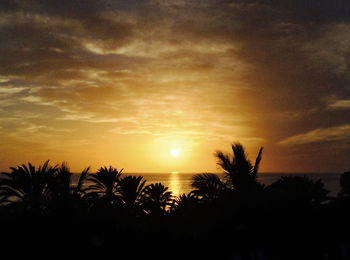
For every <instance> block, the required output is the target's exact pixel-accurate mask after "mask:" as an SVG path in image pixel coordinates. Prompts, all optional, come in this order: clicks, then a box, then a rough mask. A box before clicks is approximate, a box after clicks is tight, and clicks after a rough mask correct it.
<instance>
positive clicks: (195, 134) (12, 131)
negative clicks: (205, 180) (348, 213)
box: [0, 0, 350, 172]
mask: <svg viewBox="0 0 350 260" xmlns="http://www.w3.org/2000/svg"><path fill="white" fill-rule="evenodd" d="M349 62H350V2H349V1H345V0H344V1H340V0H314V1H311V0H310V1H299V0H286V1H278V0H265V1H264V0H262V1H239V0H237V1H228V0H227V1H225V0H221V1H219V0H217V1H214V0H213V1H211V0H202V1H200V0H197V1H191V0H187V1H185V0H182V1H180V0H179V1H176V0H174V1H169V0H168V1H167V0H165V1H156V0H153V1H152V0H150V1H136V0H133V1H130V0H128V1H124V0H120V1H115V0H113V1H112V0H102V1H95V0H81V1H79V0H57V1H50V0H47V1H44V0H25V1H24V0H23V1H19V0H18V1H16V0H13V1H0V140H1V142H0V170H1V171H5V170H8V167H10V166H15V165H17V164H21V163H26V162H28V161H30V162H32V163H34V164H40V163H43V162H44V161H45V160H46V159H50V160H51V162H52V163H53V164H55V163H59V162H62V161H67V162H68V163H69V165H70V167H71V169H72V170H73V171H81V170H82V169H83V168H85V167H87V166H91V167H92V169H93V170H96V169H97V168H98V167H100V166H104V165H110V164H111V165H113V166H114V167H117V168H118V169H119V168H124V169H125V171H126V172H172V171H178V172H203V171H205V172H218V171H220V170H219V169H218V167H217V165H216V159H215V157H214V152H215V151H216V150H218V149H220V150H224V151H227V152H229V151H230V144H231V143H232V142H236V141H239V142H241V143H242V144H243V145H244V146H245V147H246V148H247V152H248V155H249V157H250V158H251V159H252V160H254V158H255V157H256V155H257V152H258V151H259V148H260V147H261V146H263V147H264V153H263V158H262V162H261V169H260V170H261V171H262V172H344V171H347V170H350V84H349V83H350V70H349V66H350V63H349Z"/></svg>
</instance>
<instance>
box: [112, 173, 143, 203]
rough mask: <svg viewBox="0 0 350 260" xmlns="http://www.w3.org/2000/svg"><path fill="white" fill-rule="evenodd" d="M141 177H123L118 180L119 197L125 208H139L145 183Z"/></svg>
mask: <svg viewBox="0 0 350 260" xmlns="http://www.w3.org/2000/svg"><path fill="white" fill-rule="evenodd" d="M142 178H143V177H142V176H124V177H123V178H121V179H120V180H119V183H118V184H119V186H118V193H119V197H120V199H121V201H122V203H123V204H124V206H126V208H134V207H138V206H140V203H141V199H142V194H143V188H144V186H145V183H146V181H145V180H144V181H143V180H142Z"/></svg>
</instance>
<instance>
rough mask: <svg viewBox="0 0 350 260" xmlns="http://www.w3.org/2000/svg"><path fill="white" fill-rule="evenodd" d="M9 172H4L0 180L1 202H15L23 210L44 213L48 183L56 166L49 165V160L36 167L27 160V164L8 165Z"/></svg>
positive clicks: (49, 195)
mask: <svg viewBox="0 0 350 260" xmlns="http://www.w3.org/2000/svg"><path fill="white" fill-rule="evenodd" d="M10 169H11V172H9V173H8V172H4V173H3V175H4V176H5V178H3V179H1V182H0V196H1V197H2V203H5V204H6V203H16V204H19V205H22V206H23V207H22V208H24V209H25V210H29V211H32V212H34V213H44V212H45V211H46V209H47V203H48V200H49V199H50V198H51V190H50V184H51V183H52V181H53V178H54V175H55V173H56V172H57V170H58V166H57V165H56V166H50V165H49V160H47V161H46V162H45V163H44V164H43V165H41V166H39V167H38V168H37V169H36V168H35V166H33V165H32V164H31V163H29V162H28V166H27V165H25V164H22V165H21V166H17V168H15V167H10Z"/></svg>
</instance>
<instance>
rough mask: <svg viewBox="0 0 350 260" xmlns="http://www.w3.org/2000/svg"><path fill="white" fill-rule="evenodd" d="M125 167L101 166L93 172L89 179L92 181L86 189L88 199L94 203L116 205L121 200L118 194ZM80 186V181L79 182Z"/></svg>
mask: <svg viewBox="0 0 350 260" xmlns="http://www.w3.org/2000/svg"><path fill="white" fill-rule="evenodd" d="M122 171H123V169H121V170H120V171H118V170H117V169H116V168H113V167H112V166H109V168H107V167H106V166H105V167H101V168H100V169H98V171H97V172H96V173H95V174H91V176H90V178H88V180H89V181H90V182H91V185H89V186H88V187H87V188H86V189H84V191H85V192H86V193H87V195H86V197H87V199H88V200H90V201H91V200H92V201H93V203H103V204H106V205H114V204H117V203H118V202H119V196H118V194H117V191H118V184H119V178H120V176H121V173H122ZM78 187H79V183H78Z"/></svg>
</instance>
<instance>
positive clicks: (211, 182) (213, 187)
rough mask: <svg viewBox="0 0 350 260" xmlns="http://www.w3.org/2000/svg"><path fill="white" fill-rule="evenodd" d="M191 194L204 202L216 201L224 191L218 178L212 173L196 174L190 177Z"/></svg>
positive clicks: (223, 186)
mask: <svg viewBox="0 0 350 260" xmlns="http://www.w3.org/2000/svg"><path fill="white" fill-rule="evenodd" d="M191 185H192V187H193V188H195V190H193V191H192V193H193V194H195V195H197V196H198V197H200V198H202V199H204V200H205V201H214V200H216V199H218V198H219V197H220V196H221V195H222V194H223V192H224V191H225V189H226V186H225V184H224V183H223V182H222V181H221V180H220V178H219V176H218V175H216V174H212V173H203V174H196V175H194V176H193V177H192V184H191Z"/></svg>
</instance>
